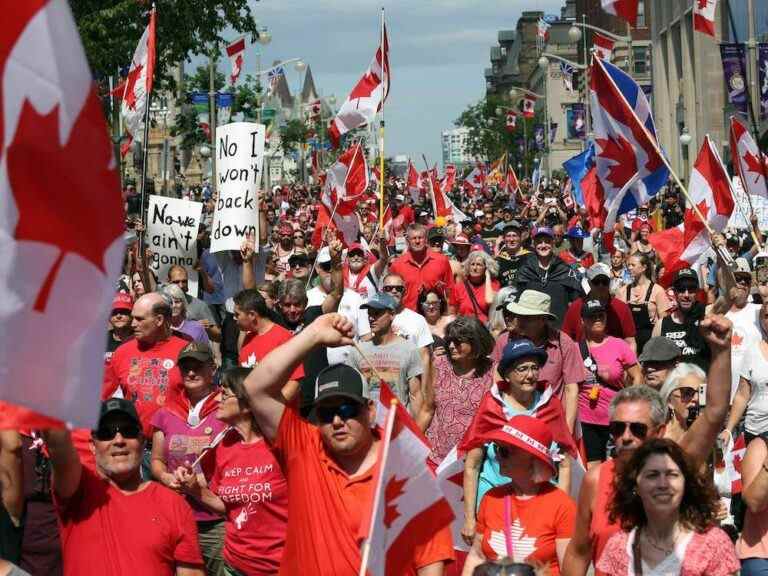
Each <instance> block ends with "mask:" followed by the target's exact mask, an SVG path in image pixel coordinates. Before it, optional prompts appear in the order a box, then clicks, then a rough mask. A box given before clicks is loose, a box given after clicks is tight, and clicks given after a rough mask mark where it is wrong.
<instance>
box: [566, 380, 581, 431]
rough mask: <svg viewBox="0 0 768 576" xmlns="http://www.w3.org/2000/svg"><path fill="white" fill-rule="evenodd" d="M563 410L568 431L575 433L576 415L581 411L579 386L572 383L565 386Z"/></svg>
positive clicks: (576, 383)
mask: <svg viewBox="0 0 768 576" xmlns="http://www.w3.org/2000/svg"><path fill="white" fill-rule="evenodd" d="M563 408H564V409H565V421H566V423H567V424H568V430H570V431H571V433H573V430H574V428H575V426H576V414H577V412H578V411H579V384H578V382H571V383H569V384H565V386H563Z"/></svg>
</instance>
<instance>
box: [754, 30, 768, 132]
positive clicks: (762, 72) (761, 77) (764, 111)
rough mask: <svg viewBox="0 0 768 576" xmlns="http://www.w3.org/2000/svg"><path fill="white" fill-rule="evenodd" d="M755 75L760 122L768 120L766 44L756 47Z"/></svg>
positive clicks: (767, 61)
mask: <svg viewBox="0 0 768 576" xmlns="http://www.w3.org/2000/svg"><path fill="white" fill-rule="evenodd" d="M757 70H758V72H757V75H758V81H759V82H760V121H761V122H762V121H764V120H765V119H766V118H768V44H758V45H757Z"/></svg>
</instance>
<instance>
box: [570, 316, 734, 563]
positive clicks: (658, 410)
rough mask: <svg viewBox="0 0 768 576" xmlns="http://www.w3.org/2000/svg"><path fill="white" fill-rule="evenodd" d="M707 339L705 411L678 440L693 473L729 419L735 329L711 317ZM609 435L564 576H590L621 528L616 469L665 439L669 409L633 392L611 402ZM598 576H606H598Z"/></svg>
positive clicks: (642, 389)
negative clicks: (612, 508)
mask: <svg viewBox="0 0 768 576" xmlns="http://www.w3.org/2000/svg"><path fill="white" fill-rule="evenodd" d="M700 328H701V333H702V338H703V340H704V341H706V343H707V344H708V345H709V347H710V350H711V353H712V364H711V366H710V370H709V375H708V381H707V392H706V394H707V401H706V408H704V410H703V411H702V412H701V414H699V416H698V417H697V418H696V420H695V421H694V422H693V424H691V426H689V427H688V429H687V430H686V431H685V433H684V434H683V435H682V436H681V437H680V438H679V439H678V444H679V445H680V447H681V448H682V449H683V450H684V451H685V452H686V454H687V455H688V457H689V458H690V461H691V464H692V465H693V466H694V467H698V466H701V465H702V464H705V463H706V462H707V460H708V458H709V456H710V453H711V451H712V446H713V444H714V443H715V440H716V438H717V435H718V433H719V432H720V430H721V428H722V426H723V424H724V422H725V418H726V416H727V415H728V404H729V395H730V388H731V336H732V330H731V328H732V324H731V322H730V321H729V320H728V319H727V318H724V317H723V316H717V315H712V316H709V317H707V318H706V319H705V320H703V321H702V322H701V326H700ZM610 418H611V420H610V424H609V430H610V434H611V436H612V437H613V440H614V442H615V444H616V455H615V457H614V458H612V459H609V460H607V461H606V462H603V463H602V464H601V465H600V466H596V467H594V468H592V469H591V470H589V471H588V472H587V474H586V476H585V477H584V481H583V483H582V485H581V491H580V493H579V501H578V512H577V516H576V525H575V529H574V535H573V538H572V539H571V542H570V544H569V545H568V550H567V551H566V554H565V560H564V561H563V564H562V566H563V570H562V574H563V576H585V575H586V574H587V571H588V569H589V564H590V562H596V561H597V560H598V559H599V558H600V554H601V553H602V551H603V548H605V545H606V543H607V542H608V540H609V539H610V537H611V536H613V534H615V533H616V532H618V531H619V530H620V526H619V525H618V524H615V523H613V522H611V521H610V519H609V517H608V510H607V507H606V505H607V504H608V503H609V502H610V501H611V500H612V499H613V487H612V486H613V479H614V477H615V474H616V467H617V466H622V465H624V464H625V463H626V462H627V461H628V460H629V458H630V457H631V456H632V454H633V453H634V451H635V450H636V449H637V448H638V447H639V446H640V445H641V444H642V443H643V442H644V441H645V440H646V439H647V438H662V437H664V433H665V423H666V421H667V407H666V406H665V405H664V402H663V401H662V399H661V396H660V395H659V393H658V392H656V391H655V390H653V389H652V388H650V387H648V386H630V387H628V388H624V389H623V390H621V391H620V392H619V393H618V394H617V395H616V396H615V397H614V399H613V401H612V402H611V408H610ZM595 574H596V576H608V575H602V574H601V572H600V571H599V570H596V571H595Z"/></svg>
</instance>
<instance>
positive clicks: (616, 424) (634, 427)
mask: <svg viewBox="0 0 768 576" xmlns="http://www.w3.org/2000/svg"><path fill="white" fill-rule="evenodd" d="M627 426H629V431H630V432H631V433H632V436H634V437H635V438H637V439H638V440H642V439H643V438H645V437H646V436H647V435H648V424H643V423H642V422H622V421H621V420H612V421H611V423H610V424H608V432H609V433H610V435H611V436H613V437H614V438H621V437H622V436H624V432H625V431H626V430H627Z"/></svg>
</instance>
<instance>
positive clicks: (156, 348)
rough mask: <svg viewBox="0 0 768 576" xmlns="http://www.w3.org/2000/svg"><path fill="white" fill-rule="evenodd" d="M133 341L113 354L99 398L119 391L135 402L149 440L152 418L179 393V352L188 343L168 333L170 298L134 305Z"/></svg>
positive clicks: (156, 297)
mask: <svg viewBox="0 0 768 576" xmlns="http://www.w3.org/2000/svg"><path fill="white" fill-rule="evenodd" d="M131 314H132V316H133V319H132V320H131V327H132V328H133V336H134V338H133V340H129V341H128V342H125V343H124V344H123V345H122V346H120V347H118V348H117V350H115V353H114V354H112V360H111V361H110V363H109V364H108V365H107V367H106V368H105V370H104V383H103V387H102V399H106V398H109V397H110V396H113V395H114V394H115V393H117V392H119V393H120V394H121V395H122V396H123V398H127V399H129V400H132V401H133V402H135V403H136V410H137V411H138V413H139V418H140V419H141V425H142V428H143V431H144V437H145V438H151V437H152V424H151V421H152V415H153V414H154V413H155V412H157V411H158V410H159V409H160V408H161V407H163V406H164V405H165V403H166V402H167V401H168V399H169V398H170V397H171V396H172V395H174V394H178V393H180V392H181V388H182V381H181V372H179V369H178V367H177V366H176V359H177V358H178V357H179V352H181V349H182V348H184V346H186V345H187V344H188V343H189V341H188V340H185V339H184V338H180V337H178V336H175V335H173V334H171V302H170V298H168V297H167V296H164V295H162V294H159V293H157V292H152V293H150V294H145V295H144V296H142V297H141V298H139V299H138V300H136V303H135V304H134V305H133V311H132V313H131Z"/></svg>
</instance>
